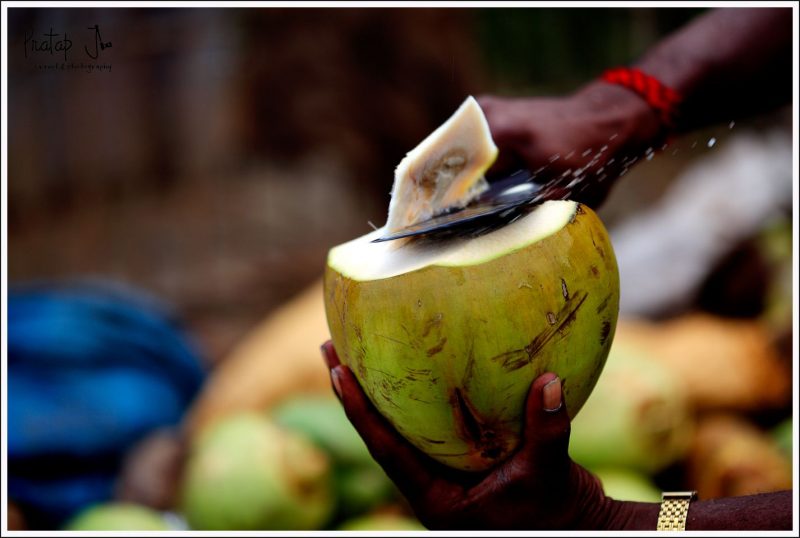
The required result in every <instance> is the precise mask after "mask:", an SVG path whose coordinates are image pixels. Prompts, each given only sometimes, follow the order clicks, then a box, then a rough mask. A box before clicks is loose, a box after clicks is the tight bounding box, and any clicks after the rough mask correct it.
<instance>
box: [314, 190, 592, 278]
mask: <svg viewBox="0 0 800 538" xmlns="http://www.w3.org/2000/svg"><path fill="white" fill-rule="evenodd" d="M577 207H578V204H577V203H576V202H572V201H561V200H551V201H548V202H545V203H543V204H541V205H540V206H538V207H536V208H534V209H533V210H532V211H531V212H530V213H528V214H526V215H525V216H523V217H521V218H519V219H517V220H516V221H514V222H512V223H511V224H508V225H506V226H503V227H502V228H498V229H496V230H494V231H492V232H489V233H486V234H484V235H480V236H478V237H469V238H467V237H465V238H459V237H453V238H450V239H446V240H439V241H434V242H426V241H386V242H381V243H373V242H372V240H373V239H376V238H378V237H381V236H382V235H383V234H384V233H385V230H384V229H383V228H381V229H378V230H375V231H373V232H371V233H369V234H367V235H364V236H362V237H359V238H357V239H354V240H352V241H350V242H348V243H344V244H342V245H339V246H338V247H335V248H333V249H331V251H330V253H329V255H328V265H330V267H332V268H333V269H336V270H337V271H338V272H340V273H341V274H342V275H344V276H347V277H348V278H351V279H353V280H361V281H364V280H378V279H382V278H389V277H392V276H396V275H400V274H403V273H408V272H411V271H414V270H417V269H421V268H423V267H427V266H430V265H440V266H452V267H456V266H465V265H474V264H478V263H484V262H486V261H489V260H491V259H494V258H497V257H499V256H502V255H504V254H507V253H509V252H511V251H513V250H515V249H519V248H522V247H524V246H527V245H530V244H531V243H534V242H536V241H539V240H541V239H544V238H545V237H548V236H550V235H552V234H554V233H556V232H557V231H559V230H560V229H561V228H563V227H564V226H566V225H567V224H568V223H569V222H570V220H572V218H573V217H574V216H575V212H576V210H577Z"/></svg>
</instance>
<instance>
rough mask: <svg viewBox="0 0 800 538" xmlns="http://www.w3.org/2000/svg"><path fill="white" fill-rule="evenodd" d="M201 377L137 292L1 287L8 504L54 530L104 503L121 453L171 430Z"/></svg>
mask: <svg viewBox="0 0 800 538" xmlns="http://www.w3.org/2000/svg"><path fill="white" fill-rule="evenodd" d="M204 377H205V372H204V370H203V367H202V360H201V359H200V356H199V354H198V351H197V349H196V347H195V345H194V344H193V343H192V342H191V341H190V340H189V338H188V337H187V335H185V334H184V333H183V331H182V330H181V327H180V326H179V324H178V323H177V321H176V320H175V318H174V317H173V316H172V315H171V314H170V313H169V311H168V310H167V309H166V308H165V307H164V306H163V305H161V304H159V303H157V302H156V301H155V300H153V299H152V298H150V297H148V296H146V295H144V294H142V293H141V292H138V291H134V290H130V289H122V288H119V287H114V286H108V285H98V284H80V285H69V286H42V285H39V286H33V287H27V288H19V289H14V290H10V291H9V296H8V463H9V467H8V468H9V481H8V489H9V491H8V494H9V497H10V498H12V499H14V500H15V501H17V502H18V503H19V504H20V506H22V507H24V508H28V509H30V510H32V511H33V512H34V513H36V514H38V515H40V516H41V517H42V518H43V519H44V520H47V521H48V522H49V524H53V525H59V524H61V523H62V522H63V521H64V519H66V518H68V517H70V516H71V515H73V514H74V513H75V512H76V511H77V510H79V509H80V508H82V507H84V506H86V505H88V504H90V503H93V502H100V501H104V500H108V499H109V498H110V497H111V494H112V491H113V485H114V480H115V478H116V473H117V472H118V471H119V467H120V465H121V462H122V457H123V455H124V453H125V451H126V450H127V449H129V448H130V447H131V446H132V445H133V444H134V443H135V442H136V441H138V440H140V439H141V438H142V437H143V436H145V435H146V434H147V433H148V432H150V431H152V430H153V429H155V428H159V427H164V426H170V425H175V424H177V423H178V422H179V421H180V420H181V418H182V416H183V413H184V411H185V410H186V408H187V407H188V405H189V403H190V402H191V401H192V399H193V398H194V397H195V395H196V394H197V392H198V390H199V388H200V386H201V384H202V382H203V380H204Z"/></svg>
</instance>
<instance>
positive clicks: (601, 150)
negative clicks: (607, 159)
mask: <svg viewBox="0 0 800 538" xmlns="http://www.w3.org/2000/svg"><path fill="white" fill-rule="evenodd" d="M607 149H608V146H607V145H606V146H603V147H602V148H600V153H603V152H604V151H605V150H607Z"/></svg>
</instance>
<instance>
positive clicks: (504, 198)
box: [372, 170, 551, 243]
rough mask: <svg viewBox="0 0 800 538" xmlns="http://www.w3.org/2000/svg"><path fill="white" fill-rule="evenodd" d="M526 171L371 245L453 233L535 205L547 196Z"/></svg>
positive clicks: (374, 241) (521, 171) (383, 237)
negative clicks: (463, 204)
mask: <svg viewBox="0 0 800 538" xmlns="http://www.w3.org/2000/svg"><path fill="white" fill-rule="evenodd" d="M532 178H533V176H532V174H530V173H529V172H527V171H526V170H519V171H517V172H515V173H514V174H512V175H511V176H509V177H507V178H505V179H502V180H499V181H495V182H492V183H491V184H490V186H489V189H488V190H487V191H486V192H485V193H483V194H481V195H480V196H479V197H478V198H477V199H476V200H475V201H474V202H472V203H470V204H468V205H467V206H465V207H463V208H461V209H456V210H454V211H450V212H448V213H444V214H442V215H438V216H435V217H433V218H431V219H428V220H425V221H423V222H418V223H416V224H412V225H411V226H407V227H405V228H402V229H400V230H397V231H395V232H392V233H389V234H386V235H383V236H382V237H379V238H377V239H373V240H372V242H373V243H380V242H382V241H392V240H395V239H401V238H403V237H414V236H417V235H424V234H432V233H440V232H445V231H453V230H456V229H460V228H467V227H471V226H482V225H485V224H486V222H487V221H490V220H491V219H492V217H494V218H505V217H508V216H509V215H511V214H513V213H514V212H515V211H516V210H517V209H520V208H522V207H523V206H530V205H535V204H537V203H539V202H544V201H545V200H546V199H548V194H551V193H550V192H549V190H548V189H543V185H541V184H539V183H535V182H534V181H533V179H532Z"/></svg>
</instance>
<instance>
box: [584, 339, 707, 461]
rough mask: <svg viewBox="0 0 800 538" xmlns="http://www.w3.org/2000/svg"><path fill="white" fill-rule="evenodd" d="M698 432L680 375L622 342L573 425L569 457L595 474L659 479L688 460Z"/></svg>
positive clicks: (614, 350) (616, 344) (640, 350)
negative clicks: (628, 472)
mask: <svg viewBox="0 0 800 538" xmlns="http://www.w3.org/2000/svg"><path fill="white" fill-rule="evenodd" d="M693 431H694V422H693V420H692V416H691V413H690V409H689V403H688V400H687V395H686V392H685V391H684V390H683V387H682V386H681V384H680V380H679V379H678V378H677V377H676V376H675V374H674V373H673V372H672V371H671V370H669V369H668V368H667V367H666V366H664V365H663V364H661V363H660V362H659V361H657V360H655V359H653V358H652V357H650V356H648V354H647V352H646V350H643V349H640V348H639V347H638V346H633V345H629V344H627V345H623V344H622V342H617V343H615V344H614V346H613V347H612V349H611V353H610V355H609V357H608V361H607V364H606V368H605V371H604V372H603V375H602V376H601V378H600V380H599V382H598V383H597V386H596V387H595V389H594V392H593V393H592V395H591V397H590V398H589V400H588V401H587V402H586V405H585V406H584V409H583V412H582V413H581V414H580V416H578V417H577V418H576V419H575V420H574V421H573V423H572V433H571V436H570V444H569V453H570V455H571V456H572V458H573V459H574V460H575V461H576V462H578V463H579V464H581V465H584V466H586V467H589V468H590V469H594V468H600V467H625V468H628V469H633V470H638V471H641V472H645V473H655V472H657V471H660V470H662V469H664V468H665V467H666V466H668V465H670V464H672V463H674V462H675V461H677V460H679V459H680V458H682V457H683V456H684V455H685V454H686V452H687V450H688V449H689V445H690V443H691V438H692V434H693Z"/></svg>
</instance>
